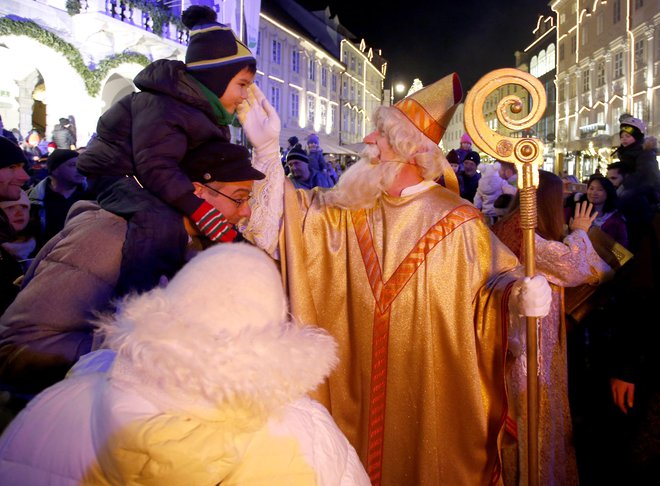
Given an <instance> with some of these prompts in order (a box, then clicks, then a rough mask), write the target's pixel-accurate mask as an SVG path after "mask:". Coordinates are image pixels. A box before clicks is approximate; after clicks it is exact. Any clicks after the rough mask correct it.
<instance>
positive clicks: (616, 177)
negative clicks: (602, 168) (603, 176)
mask: <svg viewBox="0 0 660 486" xmlns="http://www.w3.org/2000/svg"><path fill="white" fill-rule="evenodd" d="M607 178H608V179H609V180H610V182H611V183H612V185H613V186H614V187H619V186H620V185H621V183H622V182H623V174H622V173H621V172H620V171H619V169H607Z"/></svg>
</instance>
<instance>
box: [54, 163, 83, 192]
mask: <svg viewBox="0 0 660 486" xmlns="http://www.w3.org/2000/svg"><path fill="white" fill-rule="evenodd" d="M76 162H78V157H74V158H72V159H69V160H67V161H66V162H64V163H63V164H61V165H60V166H59V167H58V168H57V169H55V170H54V171H53V173H52V174H51V175H52V177H54V178H55V179H56V180H57V181H58V182H59V183H61V184H66V185H74V186H75V185H78V184H82V183H83V181H84V180H85V176H84V175H82V174H81V173H80V172H78V169H77V168H76Z"/></svg>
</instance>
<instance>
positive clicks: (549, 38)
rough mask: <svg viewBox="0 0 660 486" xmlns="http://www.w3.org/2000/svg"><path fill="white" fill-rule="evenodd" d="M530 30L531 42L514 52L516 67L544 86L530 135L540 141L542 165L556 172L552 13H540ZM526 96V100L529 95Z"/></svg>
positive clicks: (554, 49)
mask: <svg viewBox="0 0 660 486" xmlns="http://www.w3.org/2000/svg"><path fill="white" fill-rule="evenodd" d="M532 34H533V40H532V42H531V43H530V44H529V45H528V46H527V47H526V48H525V49H524V50H523V51H518V52H516V53H515V57H516V67H517V68H518V69H521V70H523V71H527V72H529V73H530V74H531V75H532V76H535V77H536V78H538V80H539V81H541V84H543V87H544V88H545V94H546V100H547V106H546V109H545V113H544V114H543V117H542V118H541V119H540V120H539V122H538V123H537V124H536V125H535V126H534V127H532V130H531V132H530V135H532V136H534V137H536V138H538V139H539V140H540V141H541V142H543V167H542V168H543V169H544V170H547V171H549V172H557V171H558V167H557V163H556V160H555V140H556V135H555V129H556V128H555V125H556V119H555V115H556V102H557V90H556V88H555V74H556V72H557V69H556V68H557V27H556V25H555V20H554V17H553V16H544V15H540V16H539V18H538V20H537V22H536V26H535V28H534V30H533V31H532ZM525 98H526V99H527V100H529V97H528V96H526V97H525ZM528 108H529V107H528Z"/></svg>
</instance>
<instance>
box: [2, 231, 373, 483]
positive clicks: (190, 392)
mask: <svg viewBox="0 0 660 486" xmlns="http://www.w3.org/2000/svg"><path fill="white" fill-rule="evenodd" d="M255 252H257V253H255ZM264 262H265V263H264ZM220 271H222V273H220ZM274 283H276V284H277V286H278V288H277V289H276V291H273V289H272V287H273V285H274ZM283 295H284V294H283V291H282V288H281V283H280V280H279V274H278V272H277V270H276V269H275V266H274V265H273V264H272V262H271V261H270V260H269V259H268V257H267V256H266V255H265V254H264V253H262V252H261V250H258V249H256V248H254V247H250V246H249V245H247V244H233V245H217V246H216V247H214V248H211V249H209V250H206V251H204V252H201V253H200V255H198V256H197V257H195V258H193V260H191V262H190V263H188V264H187V265H186V266H185V267H184V269H183V270H181V272H180V273H179V274H177V276H175V278H174V279H173V280H172V282H170V284H169V285H168V287H166V288H165V289H162V288H158V289H155V290H153V291H151V292H149V293H147V294H143V295H140V296H137V297H133V298H129V299H128V300H127V301H126V302H125V304H124V305H123V307H122V308H121V309H120V311H119V313H118V315H117V316H116V317H115V318H113V319H111V320H108V321H106V322H104V323H102V324H101V326H102V328H103V329H104V331H105V334H106V343H107V346H108V347H109V348H111V349H105V350H100V351H97V352H94V353H91V354H89V355H87V356H85V357H83V358H82V359H81V361H80V362H79V363H78V364H77V365H76V366H75V367H74V369H73V370H72V372H71V373H70V376H69V377H68V378H66V379H65V380H64V381H62V382H60V383H58V384H56V385H54V386H52V387H51V388H48V389H47V390H45V391H44V392H42V393H41V394H40V395H38V396H37V397H36V398H35V399H34V400H33V401H32V402H31V403H30V404H29V405H28V407H27V408H26V409H25V410H24V411H23V412H21V414H19V416H18V417H17V418H16V419H15V420H14V422H12V423H11V424H10V426H9V427H8V428H7V430H5V433H4V434H3V435H2V437H1V438H0V484H26V485H28V484H30V485H31V484H35V485H37V484H51V485H73V484H113V485H115V484H116V485H127V484H145V485H154V486H156V485H159V486H160V485H167V486H170V485H179V484H181V485H206V484H208V485H215V484H218V483H221V484H222V485H223V486H227V485H257V484H264V485H266V484H267V485H316V484H319V485H365V486H366V485H368V484H369V479H368V477H367V475H366V473H365V471H364V469H363V468H362V466H361V464H360V462H359V459H358V456H357V454H356V452H355V450H354V449H353V447H352V446H351V445H350V444H349V443H348V441H347V440H346V438H345V437H344V436H343V434H342V433H341V432H340V431H339V429H338V428H337V426H336V424H335V423H334V421H333V419H332V418H331V416H330V415H329V413H328V412H327V410H326V409H325V408H323V407H322V406H321V405H320V404H319V403H317V402H315V401H313V400H311V399H310V398H308V397H307V396H306V394H307V393H308V392H309V391H311V390H313V389H314V388H315V387H316V386H318V384H319V383H321V382H322V380H323V379H324V378H325V376H327V374H328V373H329V372H330V370H331V368H332V367H333V366H334V365H335V364H336V344H335V342H334V340H333V339H332V338H331V337H330V336H329V335H328V334H327V333H326V332H325V331H323V330H321V329H318V328H310V327H301V326H298V325H296V324H295V323H292V322H283V318H284V317H286V315H287V314H286V299H284V298H283ZM211 297H215V299H211Z"/></svg>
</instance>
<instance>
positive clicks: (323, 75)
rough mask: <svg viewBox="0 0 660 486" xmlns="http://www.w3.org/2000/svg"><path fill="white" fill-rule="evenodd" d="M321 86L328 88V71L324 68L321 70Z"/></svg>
mask: <svg viewBox="0 0 660 486" xmlns="http://www.w3.org/2000/svg"><path fill="white" fill-rule="evenodd" d="M321 86H323V87H324V88H327V86H328V69H327V68H325V67H322V68H321Z"/></svg>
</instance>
